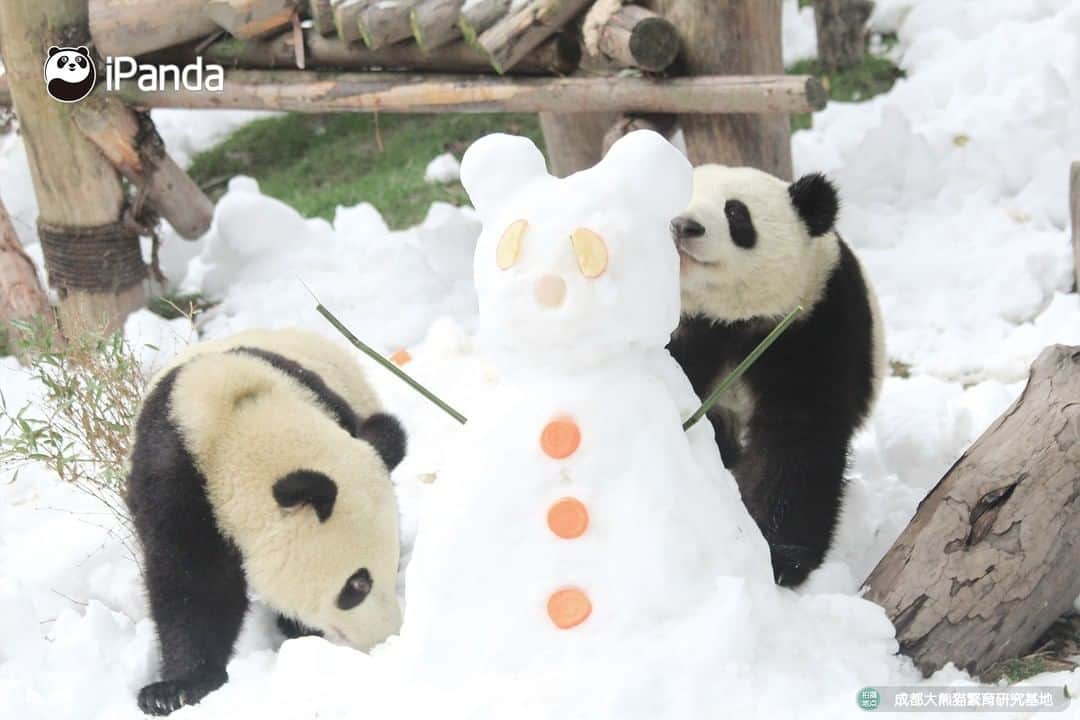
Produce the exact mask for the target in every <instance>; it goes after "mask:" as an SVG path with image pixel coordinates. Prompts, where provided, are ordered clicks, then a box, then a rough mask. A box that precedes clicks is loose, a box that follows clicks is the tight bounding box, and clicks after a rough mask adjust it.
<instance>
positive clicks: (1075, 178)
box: [1069, 161, 1080, 292]
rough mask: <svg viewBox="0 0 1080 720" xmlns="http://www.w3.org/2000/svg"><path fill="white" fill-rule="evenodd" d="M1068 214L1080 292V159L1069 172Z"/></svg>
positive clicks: (1077, 284) (1075, 273)
mask: <svg viewBox="0 0 1080 720" xmlns="http://www.w3.org/2000/svg"><path fill="white" fill-rule="evenodd" d="M1069 215H1070V216H1071V218H1072V243H1073V264H1074V268H1075V272H1074V275H1073V277H1074V278H1075V280H1076V290H1077V291H1078V292H1080V161H1077V162H1074V163H1073V164H1072V169H1071V171H1070V173H1069Z"/></svg>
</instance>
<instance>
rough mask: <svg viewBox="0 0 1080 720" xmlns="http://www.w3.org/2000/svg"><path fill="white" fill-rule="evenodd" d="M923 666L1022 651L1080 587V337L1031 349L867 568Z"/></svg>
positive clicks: (989, 661) (906, 645) (873, 592)
mask: <svg viewBox="0 0 1080 720" xmlns="http://www.w3.org/2000/svg"><path fill="white" fill-rule="evenodd" d="M866 585H867V586H868V588H869V590H868V592H867V594H866V597H867V599H869V600H873V601H874V602H876V603H878V604H879V605H881V606H882V607H884V608H885V612H886V613H887V614H888V616H889V618H890V619H891V620H892V622H893V624H894V625H895V626H896V638H897V640H898V641H899V643H900V650H901V652H903V653H904V654H905V655H908V656H910V657H911V658H912V659H913V660H914V661H915V664H916V665H917V666H918V667H919V669H920V670H922V672H923V673H925V674H929V673H931V672H933V671H934V670H936V669H938V668H940V667H942V666H943V665H944V664H945V663H947V662H953V663H955V664H956V665H957V667H959V668H962V669H964V670H967V671H969V672H971V673H973V674H977V673H980V672H982V671H983V670H985V669H987V668H988V667H990V666H991V665H993V664H994V663H997V662H999V661H1001V660H1005V659H1008V658H1014V657H1017V656H1019V655H1022V654H1024V653H1025V652H1026V651H1027V650H1029V649H1030V648H1031V646H1032V644H1033V643H1034V642H1035V641H1037V640H1038V639H1039V637H1040V636H1041V635H1042V634H1043V633H1044V632H1045V631H1046V629H1047V628H1049V627H1050V625H1051V624H1052V623H1053V622H1054V621H1055V620H1056V619H1057V618H1058V617H1060V616H1061V615H1062V614H1063V613H1065V611H1066V610H1068V609H1069V608H1070V607H1071V605H1072V603H1073V601H1074V600H1075V599H1076V597H1077V595H1078V594H1080V347H1066V346H1064V345H1054V346H1051V347H1049V348H1047V349H1045V350H1043V352H1042V353H1041V354H1040V355H1039V357H1038V359H1037V360H1036V361H1035V363H1034V365H1033V366H1032V368H1031V374H1030V375H1029V377H1028V384H1027V387H1026V388H1025V389H1024V392H1023V393H1022V394H1021V395H1020V397H1019V399H1017V400H1016V402H1014V403H1013V405H1012V407H1010V408H1009V409H1008V410H1007V411H1005V413H1004V414H1003V415H1002V416H1001V417H1000V418H998V419H997V420H996V421H995V422H994V424H993V425H991V426H990V428H989V429H988V430H987V431H986V432H985V433H983V435H982V437H980V438H979V439H978V440H976V441H975V443H974V444H973V445H972V446H971V447H970V448H969V449H968V450H967V451H966V452H965V453H964V454H963V455H962V456H961V457H960V459H959V460H957V461H956V463H955V464H954V465H953V466H952V468H950V469H949V471H948V472H947V473H946V474H945V476H944V477H943V478H942V479H941V481H940V482H939V483H938V484H937V486H936V487H935V488H934V489H933V490H932V491H931V492H930V494H929V495H927V497H926V498H925V499H924V500H923V501H922V503H920V504H919V509H918V511H917V512H916V513H915V517H914V518H913V519H912V521H911V523H910V524H909V525H908V526H907V528H906V529H905V530H904V532H903V533H901V534H900V537H899V538H898V539H897V541H896V543H895V544H894V545H893V547H892V548H891V549H890V550H889V551H888V552H887V553H886V554H885V557H883V558H882V560H881V562H879V563H878V565H877V567H876V568H874V570H873V572H872V573H870V577H869V578H867V580H866Z"/></svg>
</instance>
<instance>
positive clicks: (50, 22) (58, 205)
mask: <svg viewBox="0 0 1080 720" xmlns="http://www.w3.org/2000/svg"><path fill="white" fill-rule="evenodd" d="M86 12H87V5H86V2H85V1H82V2H80V0H4V2H2V3H0V48H3V53H4V65H5V67H6V69H7V76H8V82H9V84H10V86H11V94H12V98H13V100H14V103H15V109H16V112H17V114H18V116H19V127H20V130H21V132H22V137H23V141H24V142H25V144H26V152H27V156H28V159H29V161H30V171H31V175H32V177H33V181H34V191H35V193H36V195H37V202H38V208H39V212H40V215H39V219H38V235H39V237H40V238H41V243H42V250H43V251H44V253H45V266H46V269H47V271H48V273H49V281H50V284H51V285H53V286H54V287H55V288H56V289H57V291H58V292H59V294H60V298H61V299H60V313H59V314H60V320H61V322H62V324H63V326H64V329H65V332H72V331H74V332H78V331H80V330H81V329H86V328H97V329H100V328H101V327H102V324H103V321H104V325H105V327H106V329H113V328H117V327H119V326H120V324H121V323H122V322H123V320H124V317H125V316H126V315H127V313H129V312H131V311H132V310H134V309H135V308H138V307H140V306H142V304H143V300H144V297H145V296H144V291H143V283H142V279H143V277H144V276H145V267H144V266H143V264H142V253H141V250H140V248H139V239H138V236H137V235H136V234H135V232H133V231H131V230H128V229H126V228H125V226H124V224H123V216H124V211H125V208H126V198H125V195H124V188H123V186H122V184H121V181H120V176H119V174H118V173H117V172H116V170H115V169H114V168H113V167H112V165H111V164H110V163H109V161H108V160H107V159H106V158H105V156H104V155H102V154H101V152H100V151H99V150H98V149H97V148H96V147H95V146H94V144H93V143H91V142H90V141H89V140H87V139H86V138H85V137H84V136H83V135H82V133H81V132H79V130H78V128H77V127H76V126H75V122H74V121H73V119H72V110H73V108H72V106H71V105H69V104H66V103H61V102H57V101H56V100H53V99H52V98H51V97H50V96H49V95H48V93H47V92H46V90H45V84H44V83H43V82H42V80H41V67H42V62H43V60H44V59H45V57H46V56H47V49H48V48H49V46H51V45H78V44H85V43H87V42H89V37H88V35H87V24H86V23H87V17H86Z"/></svg>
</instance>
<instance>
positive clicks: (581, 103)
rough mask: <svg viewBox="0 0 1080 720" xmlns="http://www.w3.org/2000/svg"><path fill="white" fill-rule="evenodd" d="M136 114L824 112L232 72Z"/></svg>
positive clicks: (718, 101) (790, 101)
mask: <svg viewBox="0 0 1080 720" xmlns="http://www.w3.org/2000/svg"><path fill="white" fill-rule="evenodd" d="M117 92H118V93H119V95H120V96H121V97H122V98H123V99H125V100H126V101H128V102H129V103H130V104H132V105H135V106H138V107H172V108H192V109H198V108H230V109H237V110H239V109H248V110H284V111H292V112H310V113H319V112H357V111H374V110H378V111H381V112H403V113H410V112H413V113H430V112H546V111H553V112H554V111H557V112H564V113H565V112H575V113H581V112H584V113H589V112H646V113H648V112H656V113H663V112H674V113H680V114H681V113H688V114H692V113H723V112H736V113H791V112H808V111H810V110H812V109H814V108H820V107H821V106H822V104H823V103H824V100H825V91H824V89H823V88H822V87H821V83H819V82H818V81H817V80H816V79H815V78H813V77H810V76H805V75H780V76H754V77H738V76H701V77H691V78H673V79H670V80H665V81H662V82H660V81H656V80H652V79H649V78H624V77H618V78H615V77H601V76H597V77H571V78H530V77H521V78H481V77H477V76H474V75H443V76H439V75H405V74H403V73H402V74H394V73H314V72H299V71H292V72H288V71H266V70H232V71H227V72H226V73H225V82H224V89H223V90H222V91H221V92H208V91H205V90H187V89H185V88H180V89H179V90H174V89H172V88H171V87H170V88H168V89H165V90H159V91H147V90H141V89H139V88H138V87H137V86H136V85H134V84H130V83H128V84H125V85H123V86H122V87H121V88H119V89H118V90H117Z"/></svg>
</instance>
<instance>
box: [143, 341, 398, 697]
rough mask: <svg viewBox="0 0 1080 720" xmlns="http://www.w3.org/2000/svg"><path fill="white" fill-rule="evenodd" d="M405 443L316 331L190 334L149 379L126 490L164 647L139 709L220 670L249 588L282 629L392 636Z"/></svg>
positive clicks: (209, 685)
mask: <svg viewBox="0 0 1080 720" xmlns="http://www.w3.org/2000/svg"><path fill="white" fill-rule="evenodd" d="M404 453H405V436H404V433H403V431H402V429H401V427H400V425H399V424H398V422H397V420H396V419H394V418H393V417H391V416H389V415H386V414H383V413H381V412H379V407H378V404H377V401H376V399H375V397H374V395H373V393H372V391H371V390H370V388H369V387H368V385H367V383H366V380H365V377H364V374H363V371H362V370H361V368H360V367H359V365H357V364H356V362H355V361H354V360H353V359H352V358H351V357H350V356H349V355H348V353H347V352H345V351H344V350H343V349H341V348H339V347H337V346H336V345H334V344H333V343H331V342H329V341H327V340H325V339H323V338H321V337H319V336H318V335H316V334H314V333H308V332H304V331H300V330H274V331H251V332H246V333H241V334H239V335H236V336H233V337H232V338H230V339H227V340H223V341H215V342H205V343H201V344H198V345H194V346H192V347H191V348H189V349H188V350H186V351H185V352H184V353H182V354H181V355H180V356H179V357H178V358H177V359H176V360H175V361H173V363H172V364H171V365H170V366H168V367H166V368H165V369H164V370H162V371H161V372H160V373H158V375H157V376H156V377H155V379H154V380H153V381H152V383H151V386H150V389H149V391H148V393H147V395H146V397H145V399H144V401H143V405H142V407H141V409H140V412H139V416H138V419H137V422H136V426H135V437H134V445H133V450H132V454H131V458H130V468H129V474H128V484H127V502H128V506H129V507H130V510H131V515H132V518H133V520H134V525H135V529H136V532H137V534H138V537H139V540H140V542H141V544H142V548H143V553H144V568H143V570H144V577H145V581H146V586H147V590H148V594H149V600H150V610H151V613H152V615H153V618H154V622H155V624H156V626H157V635H158V639H159V641H160V646H161V655H162V671H161V675H162V680H161V681H160V682H156V683H153V684H150V685H147V686H146V687H144V688H143V689H142V691H141V692H140V693H139V698H138V702H139V707H140V708H141V709H142V710H143V711H144V712H146V713H149V714H153V715H166V714H168V713H170V712H172V711H173V710H176V709H177V708H179V707H181V706H183V705H190V704H194V703H197V702H199V701H200V700H201V699H202V698H203V697H204V696H205V695H206V694H207V693H209V692H211V691H213V690H215V689H217V688H218V687H220V686H221V685H222V684H223V683H224V682H225V681H226V680H227V679H228V676H227V674H226V671H225V666H226V663H227V662H228V660H229V657H230V655H231V654H232V650H233V644H234V643H235V641H236V637H237V634H238V632H239V630H240V626H241V622H242V620H243V618H244V615H245V613H246V611H247V608H248V591H249V590H250V591H251V592H252V593H253V594H255V595H257V596H258V597H259V598H260V599H261V600H262V601H264V602H265V603H266V604H267V605H268V606H270V607H271V608H273V609H274V610H276V611H277V612H278V613H279V621H278V622H279V626H280V627H281V628H282V630H283V631H284V632H285V633H286V634H287V635H291V636H295V635H297V634H303V633H305V632H310V631H316V632H319V633H322V634H325V635H326V636H328V637H329V638H331V639H336V640H340V641H343V642H347V643H348V644H350V645H353V646H355V647H358V648H360V649H367V648H369V647H371V646H373V645H375V644H376V643H378V642H380V641H382V640H383V639H385V638H386V637H388V636H389V635H391V634H393V633H394V632H396V631H397V630H398V627H399V624H400V621H401V611H400V607H399V604H398V598H397V571H398V558H399V552H400V547H399V536H398V513H397V506H396V501H395V496H394V489H393V487H392V485H391V481H390V470H391V469H393V468H394V467H395V466H396V465H397V464H398V463H399V462H400V461H401V459H402V457H403V456H404Z"/></svg>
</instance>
